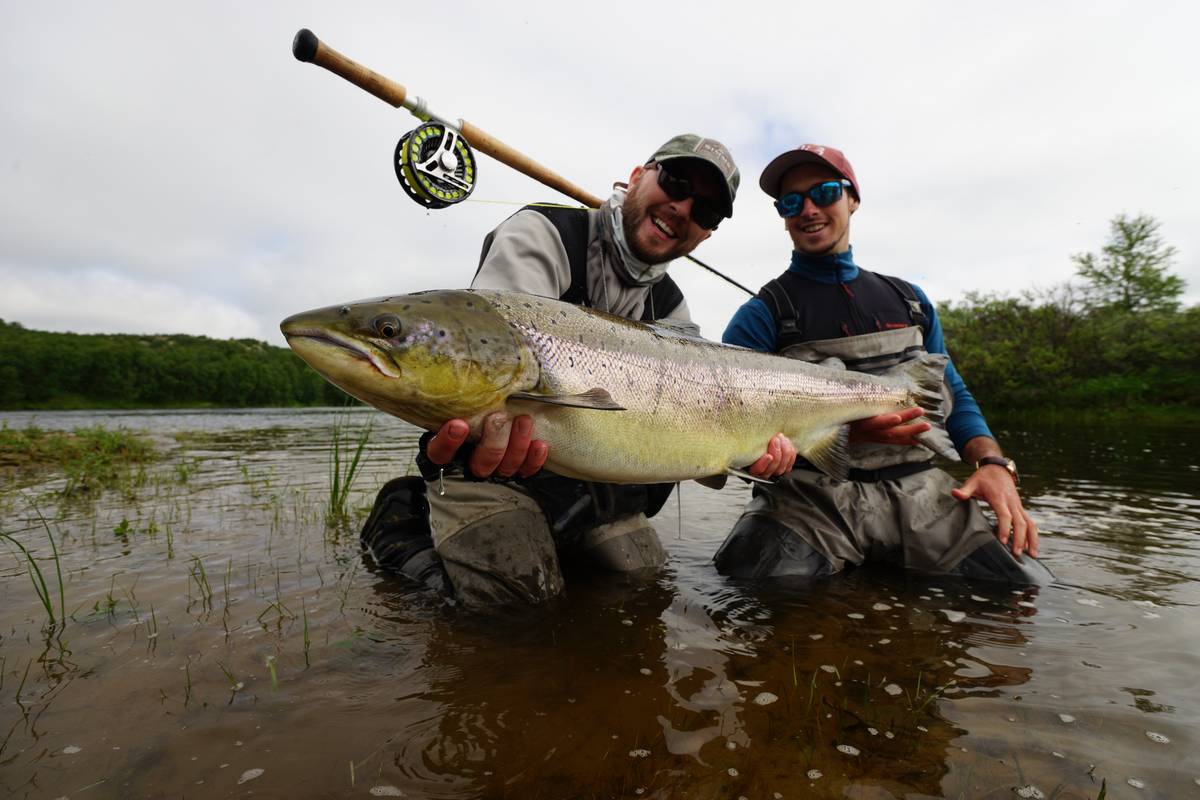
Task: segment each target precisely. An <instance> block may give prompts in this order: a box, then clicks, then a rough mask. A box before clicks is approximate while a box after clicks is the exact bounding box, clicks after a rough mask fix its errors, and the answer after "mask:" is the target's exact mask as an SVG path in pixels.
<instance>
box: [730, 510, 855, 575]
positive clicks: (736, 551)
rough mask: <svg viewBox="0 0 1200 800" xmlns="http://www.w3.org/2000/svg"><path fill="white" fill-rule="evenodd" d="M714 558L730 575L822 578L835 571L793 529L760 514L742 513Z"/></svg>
mask: <svg viewBox="0 0 1200 800" xmlns="http://www.w3.org/2000/svg"><path fill="white" fill-rule="evenodd" d="M713 561H714V562H715V563H716V567H717V572H719V573H721V574H722V575H728V576H730V577H731V578H757V579H761V578H782V577H795V578H822V577H825V576H827V575H832V574H833V573H834V572H836V571H837V570H835V569H834V566H833V563H832V562H830V560H829V559H828V558H826V557H825V556H823V555H821V554H820V553H819V552H817V551H816V550H815V549H814V548H813V547H812V545H810V544H809V543H808V542H806V541H804V539H803V538H801V537H800V536H799V535H798V534H797V533H796V532H795V531H793V530H792V529H790V528H788V527H786V526H784V525H781V524H780V523H778V522H776V521H775V520H773V519H771V518H770V517H766V516H762V515H760V514H743V515H742V517H741V518H740V519H738V521H737V524H736V525H734V526H733V530H732V531H730V533H729V536H727V537H726V538H725V541H724V542H723V543H722V544H721V547H720V549H718V550H717V554H716V555H715V556H713Z"/></svg>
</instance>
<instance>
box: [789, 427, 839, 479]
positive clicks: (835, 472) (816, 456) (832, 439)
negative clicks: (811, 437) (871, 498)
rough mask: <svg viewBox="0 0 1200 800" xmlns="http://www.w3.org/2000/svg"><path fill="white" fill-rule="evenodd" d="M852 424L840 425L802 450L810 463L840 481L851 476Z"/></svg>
mask: <svg viewBox="0 0 1200 800" xmlns="http://www.w3.org/2000/svg"><path fill="white" fill-rule="evenodd" d="M849 447H850V426H849V425H839V426H838V427H836V428H833V429H832V430H830V431H829V433H828V434H826V435H825V436H823V437H821V438H820V439H819V440H817V441H816V442H814V443H813V444H812V445H810V446H809V447H808V449H807V450H805V451H802V452H801V453H800V455H802V456H804V458H805V459H807V460H808V462H809V463H810V464H812V465H813V466H815V467H816V468H817V469H819V470H821V472H824V473H825V474H826V475H828V476H829V477H831V478H835V479H837V480H839V481H844V480H848V479H849V478H850V450H849Z"/></svg>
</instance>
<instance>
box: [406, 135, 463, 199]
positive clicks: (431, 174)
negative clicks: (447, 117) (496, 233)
mask: <svg viewBox="0 0 1200 800" xmlns="http://www.w3.org/2000/svg"><path fill="white" fill-rule="evenodd" d="M395 167H396V177H397V178H398V179H399V180H400V186H401V187H402V188H403V189H404V193H405V194H407V195H408V196H409V197H411V198H412V199H413V200H416V201H417V202H418V203H420V204H421V205H423V206H425V207H426V208H445V207H446V206H451V205H454V204H455V203H461V202H462V201H463V200H466V199H467V197H468V196H469V195H470V194H471V191H472V190H473V189H474V188H475V176H476V174H477V173H476V169H475V154H474V153H472V152H471V148H470V146H469V145H468V144H467V140H466V139H464V138H462V136H461V135H459V133H458V131H456V130H455V129H454V128H452V127H450V126H449V125H444V124H442V123H440V122H426V123H425V124H423V125H420V126H418V127H416V128H414V129H412V130H411V131H409V132H408V133H406V134H404V136H403V137H402V138H401V139H400V142H399V144H397V145H396V157H395Z"/></svg>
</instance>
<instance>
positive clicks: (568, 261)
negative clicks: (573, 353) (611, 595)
mask: <svg viewBox="0 0 1200 800" xmlns="http://www.w3.org/2000/svg"><path fill="white" fill-rule="evenodd" d="M738 180H739V173H738V169H737V166H736V165H735V164H734V162H733V157H732V156H731V155H730V154H729V151H728V150H727V149H726V148H725V146H724V145H722V144H721V143H720V142H717V141H715V140H713V139H706V138H704V137H701V136H696V135H694V134H683V135H680V136H676V137H674V138H672V139H671V140H670V141H668V142H666V143H665V144H663V145H662V147H660V148H658V150H656V151H655V152H654V154H653V155H651V156H650V158H649V159H648V160H647V161H646V162H645V163H644V164H642V165H641V166H637V167H634V169H633V172H632V173H631V174H630V176H629V183H628V184H627V186H624V187H619V188H617V190H616V191H615V192H614V193H613V195H612V197H610V198H609V199H608V201H607V202H605V203H604V204H603V205H602V206H601V207H600V208H598V209H594V210H588V209H582V208H565V207H561V206H556V205H534V206H526V207H525V208H523V209H522V210H520V211H518V212H517V213H516V214H514V215H513V216H511V217H509V218H508V219H507V220H505V221H504V222H503V223H502V224H501V225H500V226H499V227H498V228H496V229H495V230H494V231H492V232H491V233H490V234H488V236H487V238H486V239H485V240H484V243H483V254H482V256H481V258H480V264H479V270H478V272H477V273H476V275H475V279H474V281H472V283H471V288H473V289H504V290H508V291H517V292H525V293H528V294H534V295H539V296H542V297H553V298H557V299H560V300H563V301H566V302H570V303H576V304H579V305H584V306H588V307H591V308H596V309H599V310H601V311H606V312H608V313H610V314H616V315H617V316H621V317H625V318H626V319H633V320H642V321H650V320H655V321H657V322H658V323H659V324H665V325H668V326H670V327H672V328H675V329H677V330H680V331H682V332H685V333H690V334H697V333H698V332H699V329H698V328H697V327H696V325H695V324H694V323H693V322H692V320H691V316H690V315H689V313H688V307H687V303H686V302H685V301H684V299H683V294H682V293H681V292H680V290H679V288H678V287H677V286H676V285H675V283H674V281H672V280H671V279H670V278H669V277H667V267H668V265H669V263H670V261H671V260H672V259H675V258H679V257H681V256H684V255H687V254H688V253H690V252H692V250H694V249H695V248H696V246H697V245H699V244H700V243H701V242H703V241H704V240H705V239H707V238H708V237H709V236H711V235H712V232H713V231H714V230H716V228H717V225H718V224H719V223H720V222H721V220H723V219H725V218H728V217H730V216H732V215H733V199H734V195H735V194H736V192H737V187H738ZM482 428H483V430H482V435H481V437H480V439H479V441H478V442H476V443H474V444H473V445H472V444H467V443H466V439H467V435H468V433H469V429H468V425H467V423H466V422H465V421H464V420H461V419H454V420H449V421H448V422H446V423H445V424H444V425H442V427H441V428H440V429H439V430H438V431H437V432H436V434H428V433H427V434H426V435H425V436H423V437H422V439H421V447H420V453H419V455H418V457H417V465H418V468H419V469H420V472H421V475H422V478H423V480H422V479H414V478H398V479H396V480H395V481H392V482H391V483H389V484H388V485H387V486H385V487H384V489H383V491H381V492H380V495H379V498H378V499H377V500H376V503H375V508H374V509H373V510H372V513H371V516H370V518H368V520H367V523H366V525H365V527H364V528H363V534H362V541H363V544H364V547H366V548H367V549H369V550H370V551H371V553H372V554H373V556H374V557H375V560H376V562H377V563H379V564H380V565H381V566H384V567H386V568H388V569H391V570H396V571H399V572H401V573H403V574H406V575H409V576H410V577H414V578H416V579H418V580H421V581H423V582H425V583H429V584H433V585H438V584H441V585H443V586H444V584H445V583H447V582H448V583H449V584H450V586H451V587H452V588H453V592H454V595H455V596H456V597H457V598H458V599H459V600H460V601H462V602H464V603H466V604H468V605H485V604H496V603H500V604H505V603H514V602H517V603H520V602H524V603H539V602H541V601H543V600H546V599H548V598H551V597H554V596H555V595H557V594H559V593H560V592H561V591H562V585H563V581H562V571H561V566H560V557H561V558H563V559H566V558H570V559H572V560H579V561H584V562H587V563H588V564H591V565H594V566H599V567H601V568H603V569H608V570H613V571H619V572H626V571H634V570H643V569H653V568H657V567H659V566H661V565H662V563H663V561H664V560H665V553H664V552H663V548H662V544H661V543H660V542H659V540H658V535H657V533H656V532H655V531H654V528H653V527H652V526H651V524H650V522H649V520H648V517H650V516H653V515H654V514H655V513H657V511H658V510H659V509H660V508H661V507H662V505H663V503H664V502H665V501H666V499H667V496H668V495H669V494H670V492H671V488H672V484H651V485H634V486H624V485H622V486H617V485H612V484H599V483H589V482H585V481H579V480H574V479H569V478H564V477H562V476H560V475H555V474H553V473H550V472H549V471H542V470H541V467H542V465H543V464H544V463H545V462H546V458H547V456H548V451H547V447H546V443H545V442H542V441H540V440H538V439H536V438H535V432H534V431H533V422H532V420H531V419H530V418H529V417H528V416H519V417H517V418H515V419H509V418H508V416H507V415H506V414H504V413H503V412H497V413H494V414H492V415H490V416H488V417H487V418H485V419H484V421H483V425H482ZM795 458H796V451H795V448H794V447H793V445H792V443H791V442H790V441H789V440H787V439H786V438H785V437H783V436H782V435H777V436H775V437H774V438H773V439H772V440H771V441H770V442H769V443H768V445H767V452H766V453H765V454H764V455H763V457H762V458H761V459H759V460H758V461H757V462H755V464H753V465H752V466H751V467H750V468H749V469H750V471H751V472H752V473H753V474H755V475H757V476H759V477H764V478H769V477H775V476H777V475H781V474H784V473H786V472H787V471H788V470H790V468H791V466H792V464H793V463H794V461H795ZM426 518H428V525H427V526H426V525H425V522H424V521H425V519H426Z"/></svg>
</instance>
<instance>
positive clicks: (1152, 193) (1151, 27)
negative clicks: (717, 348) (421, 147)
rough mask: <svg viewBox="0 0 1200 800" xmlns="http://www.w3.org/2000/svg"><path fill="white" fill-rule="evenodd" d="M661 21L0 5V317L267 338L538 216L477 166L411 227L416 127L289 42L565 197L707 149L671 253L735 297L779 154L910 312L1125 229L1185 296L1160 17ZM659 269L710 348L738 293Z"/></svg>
mask: <svg viewBox="0 0 1200 800" xmlns="http://www.w3.org/2000/svg"><path fill="white" fill-rule="evenodd" d="M692 8H693V9H694V11H693V13H690V14H688V15H687V18H686V19H683V18H681V16H682V15H680V14H678V13H677V12H676V11H675V10H671V9H668V8H667V7H662V8H661V9H660V8H659V7H656V6H650V5H649V4H646V3H632V2H618V3H612V4H603V5H595V4H593V5H591V6H586V7H583V6H578V5H566V6H564V5H562V4H561V3H522V4H506V5H504V6H503V7H500V6H496V5H494V4H482V3H479V4H474V3H460V4H456V5H455V6H454V9H453V13H452V14H451V15H450V16H451V22H450V23H448V24H447V23H444V22H443V20H441V19H440V18H439V19H438V20H437V21H436V22H437V23H438V24H437V25H432V29H433V30H436V32H437V35H436V36H435V35H432V34H430V33H427V32H425V31H424V30H423V29H422V27H421V26H420V25H417V24H414V23H415V20H414V15H415V16H417V17H420V16H421V15H422V14H425V13H427V12H426V11H422V10H420V9H415V8H414V7H412V6H411V5H409V4H394V3H386V4H385V3H378V4H372V3H356V4H350V5H345V6H341V7H337V8H335V7H333V6H331V5H317V4H313V5H309V6H303V5H298V4H293V3H255V4H234V3H215V4H191V5H179V4H154V3H148V2H147V3H118V4H103V5H100V4H89V3H51V4H40V5H26V6H21V7H14V8H13V9H11V10H10V11H9V13H8V14H6V25H5V27H4V29H3V30H2V31H0V45H2V46H0V96H3V97H4V101H3V104H2V105H0V153H3V161H0V175H3V176H4V191H3V192H0V317H3V318H4V319H10V320H18V321H20V322H22V323H24V324H25V325H27V326H29V327H36V328H46V329H52V330H77V331H130V332H133V331H161V332H174V331H181V332H189V333H204V334H207V335H210V336H216V337H226V336H256V337H260V338H265V339H268V340H270V341H272V342H276V343H280V342H281V338H280V337H279V335H278V333H277V330H276V327H275V326H276V324H277V322H278V320H279V319H281V318H282V317H284V316H286V315H287V314H289V313H292V312H294V311H297V310H299V309H302V308H307V307H311V306H316V305H327V304H330V303H334V302H339V301H341V300H346V299H350V298H355V297H364V296H371V295H378V294H382V293H389V292H397V291H409V290H416V289H425V288H434V287H440V286H450V285H465V284H466V283H467V282H468V281H469V280H470V278H471V275H472V274H473V271H474V268H475V262H476V259H477V257H478V247H479V242H480V240H481V239H482V237H483V235H484V234H485V233H486V232H487V231H488V230H489V229H490V228H491V227H493V226H494V225H495V224H496V223H497V222H498V221H499V220H501V219H503V218H504V217H505V216H507V215H508V214H509V213H511V212H512V211H513V210H515V209H516V207H517V206H518V205H519V204H520V203H522V202H525V201H529V200H545V199H556V198H555V197H554V194H553V193H552V192H550V191H549V190H547V189H544V188H543V187H540V186H539V185H537V184H535V183H533V182H532V181H530V180H528V179H526V178H524V177H523V176H520V175H517V174H516V173H513V172H512V171H511V170H509V169H508V168H506V167H504V166H502V165H499V164H497V163H495V162H493V161H491V160H490V159H488V158H487V157H486V156H480V162H481V163H480V173H481V176H480V181H479V187H478V189H477V191H476V193H475V195H474V196H473V199H472V201H469V202H467V203H465V204H462V205H460V206H457V207H454V208H451V209H446V210H443V211H438V212H426V211H424V210H422V209H420V208H418V207H417V206H416V205H415V204H413V203H412V202H411V201H409V200H408V199H407V198H406V197H405V196H404V195H403V194H402V193H401V191H400V189H399V187H398V186H397V185H396V181H395V178H394V176H393V174H392V169H391V166H390V160H391V155H392V149H393V147H394V146H395V142H396V140H397V138H398V137H399V136H400V135H401V134H402V133H403V132H404V131H406V130H408V129H410V128H411V127H413V126H414V125H415V124H416V123H415V120H414V119H413V118H412V117H411V116H410V115H408V114H407V112H403V111H397V110H394V109H391V108H389V107H388V106H386V105H385V104H383V103H381V102H380V101H378V100H376V99H374V98H372V97H370V96H368V95H366V94H365V93H363V92H361V91H360V90H358V89H356V88H354V87H352V86H350V85H349V84H347V83H345V82H343V81H341V80H340V79H338V78H336V77H334V76H332V75H330V74H328V73H326V72H324V71H323V70H320V69H318V68H316V67H313V66H311V65H304V64H300V63H298V62H296V61H295V60H293V59H292V57H291V54H290V43H291V37H292V35H293V34H294V33H295V31H296V30H297V29H298V28H300V27H303V26H308V27H311V28H312V29H313V30H314V31H316V32H317V34H318V35H320V36H322V37H323V38H324V39H325V40H326V41H327V42H328V43H329V44H331V45H332V46H333V47H335V48H337V49H339V50H341V51H342V52H344V53H345V54H347V55H349V56H351V57H352V58H355V59H357V60H359V61H361V62H362V63H364V64H366V65H368V66H370V67H372V68H374V69H376V70H378V71H380V72H382V73H383V74H385V75H388V76H390V77H392V78H394V79H395V80H397V81H399V82H401V83H404V84H405V85H407V86H408V87H409V88H410V90H411V91H412V92H413V93H416V94H419V95H421V96H424V97H427V98H428V99H429V100H430V102H431V104H432V106H433V107H434V108H435V109H436V110H438V111H439V112H440V113H443V114H445V115H447V116H450V117H457V116H464V117H466V118H468V119H469V120H471V121H472V122H474V123H476V124H478V125H479V126H481V127H483V128H484V129H485V130H487V131H489V132H490V133H492V134H494V135H496V136H498V137H500V138H501V139H503V140H505V141H507V142H508V143H509V144H511V145H513V146H514V147H517V148H518V149H521V150H524V151H526V152H528V153H529V154H530V155H532V156H533V157H535V158H537V159H539V160H540V161H542V162H543V163H545V164H546V165H548V166H550V167H552V168H554V169H557V170H558V171H560V172H562V173H564V174H565V175H567V176H568V177H569V178H571V179H572V180H574V181H576V182H577V183H579V184H581V185H583V186H585V187H587V188H588V189H589V190H591V191H592V192H593V193H596V194H605V193H606V192H607V189H608V186H609V185H610V184H611V182H612V181H613V180H619V179H624V178H625V177H627V176H628V173H629V170H630V168H631V167H632V166H633V165H634V164H636V163H638V162H640V161H641V160H642V159H644V158H645V157H646V156H647V155H648V154H649V152H651V151H652V150H653V149H654V147H655V146H656V145H657V144H659V143H660V142H661V141H663V140H665V139H666V138H668V137H669V136H671V135H673V134H675V133H678V132H680V131H684V130H690V131H696V132H700V133H703V134H705V135H709V136H714V137H716V138H719V139H721V140H723V141H724V142H725V143H726V144H728V145H729V146H730V148H731V149H732V150H733V152H734V155H735V156H736V157H737V158H738V160H739V163H740V165H741V167H742V171H743V176H744V178H743V189H742V193H741V196H740V197H739V200H738V204H737V210H736V214H735V217H734V219H733V220H730V221H729V222H727V223H725V224H724V225H722V227H721V230H720V231H718V232H717V234H716V235H714V236H713V238H712V239H711V240H710V241H709V242H707V243H706V244H705V245H704V246H703V247H702V248H701V251H700V252H699V253H698V255H700V256H701V257H702V258H705V259H706V260H708V261H710V262H711V263H713V264H714V265H716V266H718V268H720V269H723V270H726V271H728V272H729V273H731V274H733V275H735V276H737V277H738V279H739V280H740V281H741V282H743V283H746V284H747V285H750V286H755V287H756V286H758V285H760V284H761V283H762V282H764V281H766V280H767V279H769V278H770V277H772V276H773V275H774V274H775V273H777V272H778V271H780V270H781V269H782V268H783V266H784V265H785V264H786V262H787V258H788V250H789V246H788V240H787V238H786V235H785V234H784V233H783V230H782V226H781V225H780V223H779V221H778V219H777V218H776V217H775V216H774V213H773V211H772V209H771V208H770V205H769V202H768V200H767V198H765V197H764V196H762V195H761V193H759V192H758V190H757V176H758V172H759V171H760V170H761V169H762V167H763V166H764V165H765V163H766V162H767V160H769V159H770V158H771V157H772V156H773V155H775V154H776V153H777V152H778V151H779V150H781V149H782V148H785V147H788V146H791V145H794V144H798V143H799V142H801V141H805V140H807V141H818V142H822V143H825V144H832V145H836V146H839V147H841V148H842V149H844V150H845V151H846V152H847V153H848V155H849V156H850V157H851V158H852V160H853V161H854V164H855V168H856V170H857V171H858V174H859V177H860V179H861V181H862V184H863V192H864V204H863V207H862V209H861V210H860V212H859V213H858V214H857V215H856V216H855V220H854V230H853V234H854V235H853V242H854V244H855V252H856V254H857V256H858V258H859V260H860V262H861V263H863V264H864V265H865V266H868V267H871V268H875V269H879V270H882V271H884V272H891V273H898V274H902V275H905V276H907V277H910V278H912V279H914V280H916V281H918V282H919V283H921V284H922V286H923V287H924V288H925V289H926V290H927V291H928V292H929V293H930V295H931V296H933V297H934V298H935V299H953V298H957V297H960V296H961V295H962V294H963V293H964V292H966V291H969V290H972V289H978V290H985V291H1007V292H1015V291H1019V290H1021V289H1025V288H1029V287H1031V286H1048V285H1050V284H1052V283H1057V282H1061V281H1064V280H1067V279H1068V278H1070V277H1071V275H1072V272H1073V266H1072V264H1071V261H1070V255H1071V254H1072V253H1075V252H1079V251H1084V250H1096V249H1098V248H1099V247H1100V246H1101V245H1102V244H1103V242H1104V239H1105V237H1106V235H1107V225H1108V220H1109V219H1110V218H1111V217H1112V216H1113V215H1114V214H1116V213H1118V212H1129V213H1138V212H1146V213H1149V214H1153V215H1154V216H1156V217H1157V218H1158V219H1159V220H1161V221H1162V223H1163V228H1162V232H1163V234H1164V236H1165V237H1166V239H1167V240H1168V241H1169V242H1171V243H1172V244H1174V245H1175V246H1176V247H1177V248H1178V249H1179V257H1178V263H1177V271H1178V272H1179V274H1181V275H1182V276H1183V277H1184V278H1185V280H1187V281H1188V285H1189V288H1188V297H1189V301H1190V302H1197V300H1200V259H1198V258H1197V255H1196V253H1197V251H1198V249H1200V240H1198V239H1200V234H1198V233H1197V231H1196V228H1195V225H1194V220H1196V219H1200V186H1198V185H1197V181H1196V180H1195V179H1194V178H1195V176H1196V175H1200V153H1198V152H1197V150H1196V148H1195V147H1194V146H1193V144H1192V139H1193V138H1194V133H1195V131H1196V130H1200V124H1198V123H1200V106H1198V105H1197V104H1196V103H1195V102H1192V101H1191V100H1190V98H1191V96H1192V94H1193V93H1194V92H1193V87H1191V86H1190V80H1191V78H1192V77H1193V76H1195V75H1196V74H1200V58H1198V57H1197V56H1196V54H1195V48H1194V47H1193V46H1192V45H1191V43H1190V42H1189V41H1187V40H1186V39H1185V37H1186V36H1188V35H1190V33H1189V32H1190V31H1194V30H1195V28H1196V22H1197V19H1198V17H1200V13H1198V12H1196V11H1195V10H1193V8H1192V6H1191V5H1188V4H1182V3H1179V4H1159V5H1156V6H1155V7H1154V13H1153V14H1150V13H1148V12H1147V11H1146V10H1145V9H1144V8H1143V7H1142V6H1138V5H1134V4H1132V3H1129V4H1125V3H1099V4H1097V3H1088V4H1084V3H1064V4H1056V5H1054V6H1052V7H1048V8H1045V7H1040V6H1034V5H1032V4H1031V5H1028V6H1022V5H1018V6H1016V7H1013V6H1005V7H1003V9H1001V8H1000V7H975V6H964V5H963V4H955V3H932V4H919V5H915V6H914V5H911V4H909V5H898V4H894V3H879V4H871V5H862V4H859V5H854V6H831V7H828V8H824V9H822V10H819V11H812V10H809V9H806V8H804V7H802V6H800V5H798V4H788V5H786V6H779V7H776V6H775V5H773V4H756V3H743V4H740V5H739V6H737V8H736V10H733V11H731V10H730V8H729V6H728V5H727V4H704V3H701V4H693V6H692ZM428 21H430V22H431V23H432V22H433V21H434V20H432V19H431V20H428ZM674 274H676V275H677V276H678V279H679V281H680V283H681V284H682V285H683V287H684V289H685V291H686V292H687V293H688V296H689V302H690V305H691V306H692V308H693V311H694V312H695V313H696V316H697V318H698V320H699V321H700V323H701V325H702V327H703V329H704V331H705V333H706V334H708V335H710V336H716V335H719V333H720V331H721V329H722V328H723V327H724V323H725V321H726V320H727V319H728V317H729V316H730V314H732V312H733V310H734V309H735V308H736V307H737V305H738V304H739V303H740V302H742V300H743V297H744V296H743V295H741V293H740V292H738V291H737V290H736V289H733V288H732V287H728V286H727V285H726V284H724V283H721V282H719V281H718V280H716V279H714V278H712V277H711V276H708V275H707V274H706V273H703V272H701V271H700V270H698V269H696V268H693V267H690V266H686V265H682V264H681V265H679V266H678V267H677V268H675V270H674Z"/></svg>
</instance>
